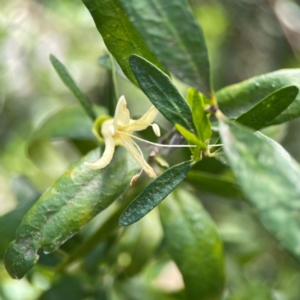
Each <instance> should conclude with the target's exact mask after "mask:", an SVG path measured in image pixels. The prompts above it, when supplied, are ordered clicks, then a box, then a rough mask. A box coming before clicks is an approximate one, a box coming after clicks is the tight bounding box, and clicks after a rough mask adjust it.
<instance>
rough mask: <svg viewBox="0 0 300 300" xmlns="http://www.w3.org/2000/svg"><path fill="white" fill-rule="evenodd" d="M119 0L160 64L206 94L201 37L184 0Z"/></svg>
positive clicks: (207, 85)
mask: <svg viewBox="0 0 300 300" xmlns="http://www.w3.org/2000/svg"><path fill="white" fill-rule="evenodd" d="M121 3H122V4H123V6H124V8H125V10H126V12H127V13H128V15H129V17H130V18H131V20H132V22H133V24H134V26H135V28H136V29H137V30H138V31H139V32H140V33H141V35H142V37H143V38H144V41H145V42H146V43H147V44H148V46H149V48H150V49H151V50H152V51H153V52H154V53H155V54H156V56H157V58H158V59H159V60H160V61H161V62H162V64H163V65H164V66H165V67H166V68H167V69H168V70H169V71H170V72H172V73H174V74H175V76H177V77H178V78H179V79H180V80H182V81H183V82H185V83H187V84H189V85H190V86H192V87H194V88H197V89H198V90H200V91H201V92H203V93H205V94H207V95H210V70H209V60H208V53H207V49H206V44H205V39H204V36H203V33H202V30H201V28H200V27H199V24H198V22H197V21H196V20H195V18H194V16H193V14H192V12H191V9H190V7H189V4H188V2H187V1H186V0H172V1H165V0H148V1H140V0H131V1H127V0H121ZM163 25H164V26H163Z"/></svg>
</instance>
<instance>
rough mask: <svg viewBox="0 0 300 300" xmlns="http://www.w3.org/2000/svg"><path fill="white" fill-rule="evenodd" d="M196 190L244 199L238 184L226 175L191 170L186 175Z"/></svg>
mask: <svg viewBox="0 0 300 300" xmlns="http://www.w3.org/2000/svg"><path fill="white" fill-rule="evenodd" d="M186 181H187V182H189V183H191V184H192V185H193V186H194V187H195V188H196V189H197V190H199V191H203V192H209V193H212V194H216V195H218V196H221V197H224V198H230V199H244V196H243V195H242V192H241V190H240V188H239V186H238V185H237V184H236V183H235V182H234V181H233V180H231V179H229V178H228V177H226V176H222V175H216V174H211V173H206V172H200V171H193V170H191V171H190V172H189V173H188V174H187V177H186Z"/></svg>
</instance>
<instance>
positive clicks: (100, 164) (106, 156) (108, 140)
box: [84, 136, 115, 170]
mask: <svg viewBox="0 0 300 300" xmlns="http://www.w3.org/2000/svg"><path fill="white" fill-rule="evenodd" d="M104 141H105V150H104V153H103V155H102V156H101V158H100V159H99V160H97V161H96V162H94V163H90V162H85V163H84V164H85V165H86V166H87V167H89V168H91V169H95V170H97V169H102V168H104V167H106V166H107V165H108V164H109V163H110V162H111V160H112V158H113V155H114V152H115V142H114V140H113V138H112V137H111V136H106V137H105V139H104Z"/></svg>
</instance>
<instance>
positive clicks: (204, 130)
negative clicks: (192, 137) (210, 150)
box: [192, 90, 212, 143]
mask: <svg viewBox="0 0 300 300" xmlns="http://www.w3.org/2000/svg"><path fill="white" fill-rule="evenodd" d="M192 97H193V102H192V103H193V106H192V117H193V122H194V125H195V127H196V130H197V133H198V137H199V139H200V141H201V142H203V143H205V142H206V141H207V140H209V139H210V137H211V134H212V131H211V125H210V122H209V118H208V116H207V113H206V112H205V107H204V106H205V103H204V100H203V95H201V94H200V93H199V92H198V91H197V90H193V96H192Z"/></svg>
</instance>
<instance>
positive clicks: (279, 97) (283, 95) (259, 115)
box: [235, 86, 299, 130]
mask: <svg viewBox="0 0 300 300" xmlns="http://www.w3.org/2000/svg"><path fill="white" fill-rule="evenodd" d="M298 92H299V89H298V88H297V87H295V86H287V87H284V88H282V89H279V90H277V91H275V92H274V93H272V94H270V95H269V96H267V97H266V98H265V99H263V100H262V101H260V102H258V103H257V104H256V105H255V106H254V107H252V108H251V109H250V110H248V111H247V112H245V113H244V114H242V115H241V116H239V117H238V118H237V119H236V120H235V121H236V122H238V123H240V124H243V125H245V126H248V127H251V128H253V129H255V130H259V129H261V128H264V127H266V126H268V125H269V123H270V122H271V121H273V120H274V119H275V118H276V117H277V116H278V115H280V113H282V112H283V111H284V110H285V109H286V108H287V107H288V106H289V105H290V104H291V103H292V102H293V101H294V100H295V98H296V96H297V94H298Z"/></svg>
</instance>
